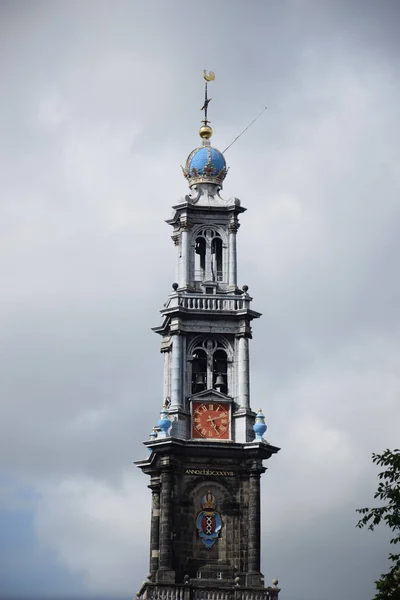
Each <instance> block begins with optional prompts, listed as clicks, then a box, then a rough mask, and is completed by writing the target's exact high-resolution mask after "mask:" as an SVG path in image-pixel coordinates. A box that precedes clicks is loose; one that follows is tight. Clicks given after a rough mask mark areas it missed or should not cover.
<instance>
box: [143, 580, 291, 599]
mask: <svg viewBox="0 0 400 600" xmlns="http://www.w3.org/2000/svg"><path fill="white" fill-rule="evenodd" d="M279 592H280V589H279V588H278V587H276V586H274V587H267V588H257V589H255V588H245V587H240V586H234V587H232V588H220V589H216V588H215V587H203V586H202V587H194V586H192V585H190V584H182V585H178V584H175V585H170V584H160V583H150V582H147V581H146V582H144V583H143V585H142V587H141V589H140V590H139V592H138V593H137V598H138V599H139V600H278V595H279Z"/></svg>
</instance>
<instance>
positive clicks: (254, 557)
mask: <svg viewBox="0 0 400 600" xmlns="http://www.w3.org/2000/svg"><path fill="white" fill-rule="evenodd" d="M260 475H261V472H260V469H258V468H257V467H254V468H253V469H252V470H251V472H250V477H249V538H248V539H249V542H248V544H249V546H248V573H247V577H246V580H247V581H246V584H247V585H248V586H261V585H262V582H261V577H262V575H261V573H260V552H261V549H260V537H261V536H260V527H261V518H260V517H261V514H260Z"/></svg>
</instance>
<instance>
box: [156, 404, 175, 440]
mask: <svg viewBox="0 0 400 600" xmlns="http://www.w3.org/2000/svg"><path fill="white" fill-rule="evenodd" d="M171 425H172V423H171V421H170V418H169V416H168V411H167V409H166V407H165V405H164V406H163V409H162V411H161V412H160V420H159V421H158V426H159V428H160V429H161V436H160V437H167V435H168V430H169V428H170V427H171Z"/></svg>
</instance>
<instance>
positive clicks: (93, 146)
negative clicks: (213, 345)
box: [0, 0, 400, 600]
mask: <svg viewBox="0 0 400 600" xmlns="http://www.w3.org/2000/svg"><path fill="white" fill-rule="evenodd" d="M399 13H400V5H399V3H398V2H396V1H393V2H392V1H390V0H385V1H384V2H377V1H375V2H371V1H368V0H366V1H364V2H359V1H355V0H353V1H348V0H347V1H342V2H341V1H338V0H331V1H330V2H326V1H323V0H314V1H301V0H298V1H294V0H293V1H289V0H287V1H286V0H279V1H278V0H276V1H261V0H259V1H256V0H247V1H246V2H242V1H239V0H220V1H215V2H211V1H210V0H204V1H203V2H201V3H198V2H191V1H190V0H189V1H186V2H184V1H176V0H169V1H167V0H158V1H149V0H147V1H146V2H145V1H140V2H139V1H131V2H125V1H113V2H111V1H110V2H103V1H101V0H99V1H96V2H92V1H90V0H85V1H83V0H82V1H80V2H73V1H69V2H62V1H57V2H51V1H48V2H36V1H31V2H19V1H11V0H8V1H4V0H3V1H2V2H1V3H0V61H1V65H0V66H1V69H0V72H1V77H0V189H1V202H0V211H1V217H0V229H1V236H0V245H1V252H0V274H1V302H0V336H1V337H0V352H1V360H0V398H1V414H0V444H1V446H0V448H1V452H0V461H1V463H0V467H1V476H0V485H1V495H0V532H1V535H0V592H1V594H2V595H3V596H4V597H7V598H9V597H10V596H11V595H15V596H17V597H21V596H25V597H33V596H40V597H41V598H44V597H45V596H46V595H49V596H51V597H52V598H56V597H57V596H60V597H61V596H63V597H66V596H68V597H69V596H72V595H79V596H80V597H85V596H91V597H100V596H105V597H108V598H111V597H121V598H130V597H132V596H134V594H135V592H136V590H137V589H138V587H139V586H140V583H141V581H142V580H143V579H144V578H145V575H146V573H147V572H148V541H149V512H150V497H149V493H150V492H149V490H148V489H147V487H146V486H147V483H148V481H147V479H146V477H145V476H144V475H143V474H142V473H141V472H140V471H138V470H135V468H134V467H133V465H132V461H133V460H136V459H140V458H142V457H145V456H146V454H147V450H146V449H145V448H144V447H142V446H141V441H142V440H145V439H147V437H148V433H149V432H150V430H151V428H152V426H153V425H154V424H155V422H156V421H157V419H158V414H159V410H160V408H161V403H162V400H163V397H162V359H161V356H160V354H159V342H160V340H159V338H158V336H156V335H154V334H153V333H152V332H151V330H150V327H151V326H156V325H158V324H159V323H160V316H159V314H158V311H159V309H160V308H162V306H163V303H164V302H165V300H166V298H167V295H168V294H169V292H170V290H171V283H172V282H173V281H174V280H175V274H174V273H175V262H174V261H175V252H174V246H173V243H172V241H171V239H170V235H171V231H170V228H169V226H167V225H166V224H165V222H164V219H167V218H169V217H170V215H171V206H172V205H173V204H174V203H176V202H177V201H178V200H179V199H180V198H181V197H182V196H183V195H184V194H185V193H187V185H186V182H185V179H184V178H183V177H182V173H181V169H180V165H181V164H183V163H184V161H185V159H186V156H187V154H189V152H190V151H191V150H192V148H194V147H195V146H196V145H197V144H198V140H199V138H198V135H197V131H198V127H199V121H200V118H201V114H200V110H199V109H200V107H201V105H202V94H203V81H202V71H203V69H204V68H206V69H207V70H214V71H215V73H216V79H215V81H214V82H213V83H212V84H211V85H212V88H211V85H210V96H211V97H212V99H213V100H212V103H211V104H210V107H209V114H210V118H211V121H212V126H213V128H214V137H213V143H214V145H215V146H216V147H217V148H220V149H221V150H223V149H224V148H225V147H226V146H227V145H228V144H229V143H230V142H231V141H232V139H233V138H234V137H235V136H236V135H238V133H239V132H240V131H241V129H243V128H244V127H245V126H246V125H247V123H248V122H249V121H251V119H253V118H254V117H255V115H256V114H257V113H258V112H260V110H262V108H263V107H264V106H265V105H267V106H268V110H267V111H266V113H265V114H264V115H263V116H262V117H261V118H260V119H259V120H258V121H257V123H256V124H255V125H254V126H253V127H252V128H251V129H250V130H249V131H248V132H246V133H245V135H244V136H243V137H242V138H241V139H240V140H239V141H238V142H237V143H236V144H235V145H234V146H233V147H232V148H231V149H230V150H228V152H227V153H226V160H227V162H228V165H229V167H230V170H229V173H228V176H227V178H226V180H225V185H224V192H223V195H224V196H225V197H231V196H237V197H239V198H240V199H241V201H242V203H243V205H244V206H246V207H247V208H248V211H247V212H246V213H245V214H244V215H243V216H242V218H241V224H242V226H241V228H240V231H239V235H238V251H239V281H240V285H243V284H247V285H249V288H250V289H249V291H250V293H251V294H252V296H253V297H254V303H253V307H254V309H255V310H259V311H260V312H262V313H263V317H262V318H261V319H260V320H259V321H257V322H255V323H254V328H253V333H254V336H253V340H252V342H251V361H252V367H251V373H252V406H253V408H255V409H258V408H259V407H262V408H263V410H264V413H265V414H266V417H267V422H268V432H267V438H268V440H269V441H270V442H271V443H273V444H275V445H277V446H279V447H281V448H282V450H281V452H280V453H279V454H278V455H277V456H275V457H273V458H272V459H271V460H270V461H269V464H268V467H269V469H268V472H267V473H266V474H265V475H264V477H263V500H262V529H263V559H262V569H263V572H264V574H265V579H266V582H267V583H269V582H270V581H271V580H272V579H273V578H274V577H277V578H278V579H279V582H280V586H281V588H282V592H281V598H282V600H306V599H307V600H336V599H337V598H342V597H343V598H344V597H346V598H351V599H352V600H368V598H371V597H372V595H373V591H374V583H373V582H374V580H375V579H376V578H377V577H378V576H379V574H380V573H382V572H384V570H385V569H386V568H387V555H388V553H389V550H390V548H389V545H388V542H387V540H388V536H387V535H386V533H385V532H381V533H379V532H375V533H371V532H368V531H359V530H357V529H355V524H356V522H357V515H356V513H355V509H356V508H357V507H361V506H365V505H370V504H371V503H372V502H373V499H372V496H373V493H374V490H375V488H376V474H377V470H376V469H375V468H374V467H373V466H372V464H371V460H370V458H371V453H372V452H374V451H376V452H379V451H381V450H383V449H385V448H386V447H392V448H393V447H395V446H396V445H397V446H398V444H399V438H400V403H399V398H400V394H399V392H400V380H399V374H400V335H399V334H400V317H399V305H400V284H399V256H400V236H399V227H400V201H399V191H400V170H399V167H398V161H399V156H400V131H399V129H400V128H399V122H400V120H399V118H400V102H399V81H400V80H399V54H400V38H399V35H398V24H399V18H400V14H399ZM1 594H0V595H1Z"/></svg>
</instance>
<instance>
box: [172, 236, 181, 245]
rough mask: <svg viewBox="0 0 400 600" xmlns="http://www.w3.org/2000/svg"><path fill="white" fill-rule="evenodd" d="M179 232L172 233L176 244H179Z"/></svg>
mask: <svg viewBox="0 0 400 600" xmlns="http://www.w3.org/2000/svg"><path fill="white" fill-rule="evenodd" d="M179 238H180V236H179V233H174V235H171V240H172V241H173V242H174V246H179Z"/></svg>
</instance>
